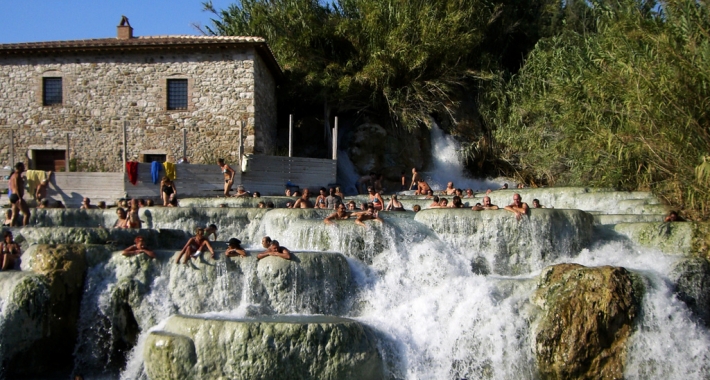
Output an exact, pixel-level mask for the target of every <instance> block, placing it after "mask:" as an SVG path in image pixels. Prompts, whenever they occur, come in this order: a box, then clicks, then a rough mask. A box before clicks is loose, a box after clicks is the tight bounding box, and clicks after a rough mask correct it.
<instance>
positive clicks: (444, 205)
mask: <svg viewBox="0 0 710 380" xmlns="http://www.w3.org/2000/svg"><path fill="white" fill-rule="evenodd" d="M447 207H449V200H448V199H446V198H441V200H440V201H439V207H438V208H447ZM432 208H434V207H432Z"/></svg>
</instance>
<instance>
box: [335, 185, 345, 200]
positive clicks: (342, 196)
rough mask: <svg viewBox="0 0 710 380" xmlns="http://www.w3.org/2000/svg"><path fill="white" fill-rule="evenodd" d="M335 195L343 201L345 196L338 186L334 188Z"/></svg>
mask: <svg viewBox="0 0 710 380" xmlns="http://www.w3.org/2000/svg"><path fill="white" fill-rule="evenodd" d="M335 195H337V196H339V197H340V199H345V194H343V191H342V190H341V189H340V186H336V187H335Z"/></svg>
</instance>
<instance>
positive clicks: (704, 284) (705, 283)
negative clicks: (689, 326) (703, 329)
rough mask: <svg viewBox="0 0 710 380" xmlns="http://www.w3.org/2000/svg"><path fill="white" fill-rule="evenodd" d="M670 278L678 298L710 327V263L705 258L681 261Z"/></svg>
mask: <svg viewBox="0 0 710 380" xmlns="http://www.w3.org/2000/svg"><path fill="white" fill-rule="evenodd" d="M670 278H671V281H672V282H673V283H674V284H675V288H676V294H677V295H678V298H679V299H681V300H682V301H683V302H685V303H686V304H687V305H688V308H690V310H691V311H692V312H693V313H694V314H695V315H696V316H698V318H700V319H701V320H702V321H703V322H704V323H705V324H706V325H708V326H710V262H708V260H707V259H705V258H689V259H683V260H680V261H679V262H678V263H676V264H675V266H674V267H673V271H672V272H671V275H670Z"/></svg>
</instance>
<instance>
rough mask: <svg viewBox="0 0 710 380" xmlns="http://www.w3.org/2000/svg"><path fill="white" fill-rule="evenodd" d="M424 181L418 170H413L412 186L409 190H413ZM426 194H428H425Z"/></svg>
mask: <svg viewBox="0 0 710 380" xmlns="http://www.w3.org/2000/svg"><path fill="white" fill-rule="evenodd" d="M421 180H422V176H421V175H419V173H418V172H417V168H412V184H411V185H409V190H412V187H414V184H417V183H419V181H421ZM425 194H426V193H425Z"/></svg>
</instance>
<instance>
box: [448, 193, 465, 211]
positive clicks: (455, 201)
mask: <svg viewBox="0 0 710 380" xmlns="http://www.w3.org/2000/svg"><path fill="white" fill-rule="evenodd" d="M449 207H451V208H462V207H463V202H462V201H461V197H459V196H458V195H454V197H453V198H451V204H450V205H449Z"/></svg>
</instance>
